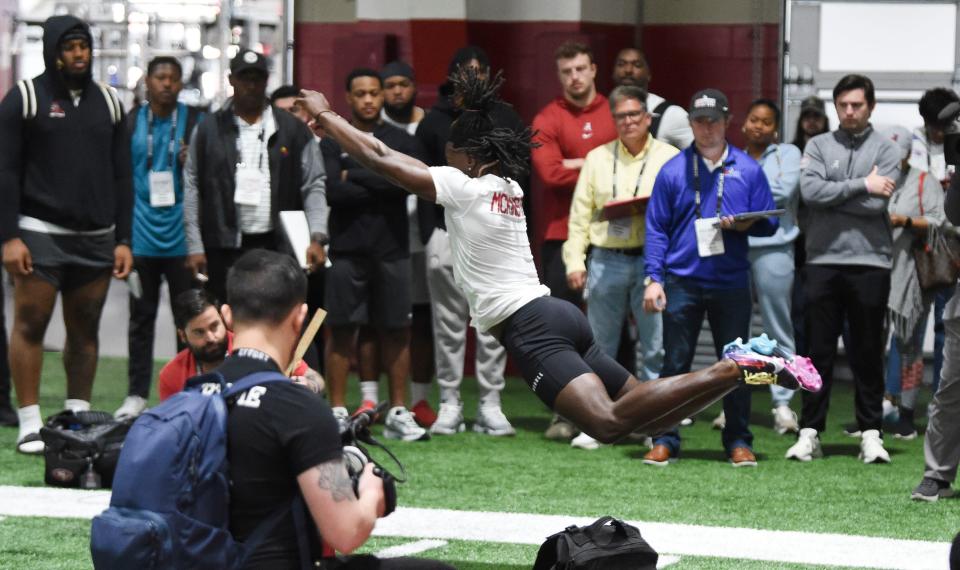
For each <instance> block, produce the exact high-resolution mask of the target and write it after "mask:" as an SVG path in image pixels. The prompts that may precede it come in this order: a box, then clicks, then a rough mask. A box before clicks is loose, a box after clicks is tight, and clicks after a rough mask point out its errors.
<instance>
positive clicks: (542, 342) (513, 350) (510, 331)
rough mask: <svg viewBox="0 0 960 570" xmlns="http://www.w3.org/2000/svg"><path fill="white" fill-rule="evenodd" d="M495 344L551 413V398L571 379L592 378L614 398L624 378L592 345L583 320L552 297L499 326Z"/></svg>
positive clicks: (627, 375)
mask: <svg viewBox="0 0 960 570" xmlns="http://www.w3.org/2000/svg"><path fill="white" fill-rule="evenodd" d="M500 342H501V343H502V344H503V346H504V347H505V348H506V349H507V352H508V353H509V354H510V356H512V357H513V360H514V362H515V363H516V364H517V366H518V367H519V368H520V371H521V373H522V374H523V379H524V380H526V381H527V384H529V385H530V388H531V389H532V390H533V392H534V393H535V394H536V395H537V396H538V397H539V398H540V399H541V400H543V402H544V403H545V404H546V405H547V406H549V407H550V409H551V410H552V409H553V405H554V402H555V401H556V399H557V394H559V393H560V390H563V388H564V386H566V385H567V384H569V383H570V381H571V380H573V379H574V378H576V377H577V376H581V375H583V374H587V373H590V372H592V373H594V374H596V375H597V376H599V377H600V380H601V381H603V386H604V387H605V388H606V389H607V394H608V395H609V396H610V398H611V399H612V398H615V397H616V396H617V394H618V393H620V390H621V389H622V388H623V385H624V384H626V382H627V379H628V378H630V373H629V372H627V369H626V368H624V367H623V366H621V365H620V364H619V363H617V361H616V360H614V359H613V358H610V357H609V356H607V355H606V354H604V353H603V351H601V350H600V347H598V346H597V344H596V343H595V342H594V340H593V332H592V331H591V330H590V323H589V322H587V317H586V316H585V315H584V314H583V312H581V311H580V309H579V308H577V307H576V306H575V305H573V304H572V303H569V302H567V301H564V300H562V299H557V298H556V297H539V298H537V299H534V300H533V301H530V302H529V303H527V304H526V305H524V306H523V307H521V308H520V310H518V311H517V312H515V313H514V314H512V315H510V317H509V318H508V319H507V320H506V321H504V324H503V332H502V334H501V336H500Z"/></svg>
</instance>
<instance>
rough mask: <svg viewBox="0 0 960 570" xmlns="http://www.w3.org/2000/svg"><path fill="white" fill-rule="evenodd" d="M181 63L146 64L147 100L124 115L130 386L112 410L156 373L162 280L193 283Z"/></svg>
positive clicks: (134, 398) (189, 112) (190, 112)
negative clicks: (128, 169) (130, 196)
mask: <svg viewBox="0 0 960 570" xmlns="http://www.w3.org/2000/svg"><path fill="white" fill-rule="evenodd" d="M182 75H183V70H182V68H181V66H180V62H178V61H177V60H176V59H174V58H172V57H167V56H161V57H156V58H154V59H153V60H151V61H150V63H149V64H148V65H147V76H146V78H145V81H144V83H145V85H146V88H147V103H146V104H144V105H142V106H141V107H140V108H139V109H137V110H136V111H134V112H132V113H130V114H129V115H127V119H126V120H127V129H128V131H129V132H130V134H131V143H130V154H131V158H132V166H133V191H134V202H133V235H132V237H133V239H132V243H133V270H134V273H133V274H131V276H130V278H129V279H128V280H127V281H128V283H129V284H130V292H131V295H130V329H129V336H128V349H129V353H130V360H129V362H128V364H127V375H128V378H129V389H128V392H127V397H126V398H125V399H124V401H123V404H122V405H121V406H120V408H119V409H118V410H117V411H116V413H115V415H116V416H117V417H124V416H126V417H133V416H137V415H139V414H140V412H142V411H143V410H144V409H145V408H146V406H147V396H148V394H149V393H150V380H151V377H152V376H153V338H154V326H155V322H156V318H157V306H158V305H159V304H160V284H161V283H162V281H163V280H164V279H166V281H167V287H168V288H169V289H170V298H171V299H172V298H174V297H176V296H177V295H179V294H180V293H181V292H183V291H186V290H187V289H189V288H190V286H191V275H190V270H189V269H187V267H186V265H185V261H186V255H187V241H186V236H185V234H184V231H183V184H182V183H183V170H182V168H183V162H184V160H185V158H186V150H187V147H186V141H188V140H190V134H191V131H192V130H193V126H194V125H195V124H196V123H197V120H198V118H199V115H200V113H199V111H198V110H197V109H195V108H192V107H187V106H186V105H184V104H183V103H178V102H177V98H178V96H179V94H180V91H181V89H183V81H182Z"/></svg>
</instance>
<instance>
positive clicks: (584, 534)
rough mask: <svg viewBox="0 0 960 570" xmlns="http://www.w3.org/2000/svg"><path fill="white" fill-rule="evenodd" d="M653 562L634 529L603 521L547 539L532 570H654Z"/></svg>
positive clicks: (616, 521)
mask: <svg viewBox="0 0 960 570" xmlns="http://www.w3.org/2000/svg"><path fill="white" fill-rule="evenodd" d="M657 558H658V555H657V552H656V551H655V550H654V549H653V548H651V547H650V545H649V544H647V541H646V540H644V539H643V538H642V537H641V536H640V531H639V530H638V529H637V527H635V526H631V525H628V524H627V523H625V522H623V521H621V520H619V519H615V518H613V517H603V518H600V519H597V521H596V522H594V523H593V524H591V525H589V526H568V527H567V528H566V529H565V530H563V531H562V532H558V533H557V534H555V535H553V536H551V537H549V538H547V540H546V542H544V543H543V544H542V545H541V546H540V551H539V552H538V553H537V561H536V563H534V565H533V570H581V569H582V570H587V569H591V570H593V569H597V570H599V569H604V570H628V569H629V570H655V569H656V567H657Z"/></svg>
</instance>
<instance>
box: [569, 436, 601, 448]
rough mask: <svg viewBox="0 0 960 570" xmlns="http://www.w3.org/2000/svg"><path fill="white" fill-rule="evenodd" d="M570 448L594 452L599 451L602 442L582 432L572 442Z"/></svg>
mask: <svg viewBox="0 0 960 570" xmlns="http://www.w3.org/2000/svg"><path fill="white" fill-rule="evenodd" d="M570 447H576V448H579V449H588V450H592V449H598V448H599V447H600V442H599V441H597V440H595V439H593V438H592V437H590V436H589V435H587V434H586V432H580V435H578V436H577V437H575V438H573V439H572V440H571V441H570Z"/></svg>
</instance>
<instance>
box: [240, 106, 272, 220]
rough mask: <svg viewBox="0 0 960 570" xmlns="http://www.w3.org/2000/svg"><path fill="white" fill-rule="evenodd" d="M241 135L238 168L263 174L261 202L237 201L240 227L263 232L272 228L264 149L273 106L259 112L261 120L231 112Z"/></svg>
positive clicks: (267, 163)
mask: <svg viewBox="0 0 960 570" xmlns="http://www.w3.org/2000/svg"><path fill="white" fill-rule="evenodd" d="M233 120H234V121H236V123H237V128H238V129H239V131H240V136H239V138H238V139H237V152H238V156H239V158H240V164H238V165H237V169H238V170H239V169H241V168H254V169H256V168H259V169H260V172H261V173H262V174H263V181H264V183H263V189H262V191H261V192H260V203H259V204H257V205H256V206H248V205H245V204H237V211H238V212H239V214H240V216H239V220H240V231H241V233H245V234H262V233H267V232H269V231H271V230H273V220H272V218H271V217H270V158H269V155H268V153H267V141H268V140H270V135H272V134H273V133H274V132H275V131H276V130H277V127H276V124H275V123H274V122H273V110H272V109H271V108H270V107H267V108H265V109H264V110H263V114H262V115H260V120H259V121H257V122H255V123H254V124H252V125H251V124H248V123H247V122H246V121H244V120H243V119H241V118H240V117H238V116H237V115H234V117H233Z"/></svg>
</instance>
